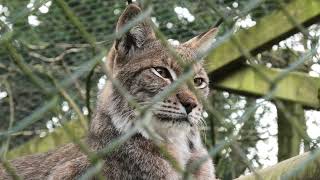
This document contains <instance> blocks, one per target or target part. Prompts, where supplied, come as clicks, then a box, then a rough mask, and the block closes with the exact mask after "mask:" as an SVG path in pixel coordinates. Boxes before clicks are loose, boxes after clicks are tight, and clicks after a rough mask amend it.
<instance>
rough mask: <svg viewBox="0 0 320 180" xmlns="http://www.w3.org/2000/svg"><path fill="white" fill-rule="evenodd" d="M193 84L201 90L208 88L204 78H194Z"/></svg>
mask: <svg viewBox="0 0 320 180" xmlns="http://www.w3.org/2000/svg"><path fill="white" fill-rule="evenodd" d="M193 83H194V85H195V86H196V87H197V88H200V89H203V88H205V87H207V82H206V81H205V80H204V79H203V78H194V80H193Z"/></svg>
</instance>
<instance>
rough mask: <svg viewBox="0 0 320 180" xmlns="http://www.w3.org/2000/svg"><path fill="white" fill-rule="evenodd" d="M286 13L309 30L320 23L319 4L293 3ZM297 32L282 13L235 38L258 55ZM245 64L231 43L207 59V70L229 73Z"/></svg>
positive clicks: (314, 1) (300, 0)
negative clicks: (237, 65)
mask: <svg viewBox="0 0 320 180" xmlns="http://www.w3.org/2000/svg"><path fill="white" fill-rule="evenodd" d="M286 10H287V11H288V13H289V14H290V15H292V16H293V18H294V19H295V20H296V22H297V23H299V24H302V25H304V26H310V25H312V24H314V23H316V22H319V21H320V1H319V0H294V1H293V2H291V3H290V4H288V5H287V6H286ZM297 32H298V29H297V27H296V26H294V25H293V24H292V23H291V22H290V20H288V18H287V16H285V15H284V13H283V12H282V11H281V10H279V11H275V12H273V13H271V14H270V15H267V16H265V17H263V18H262V19H260V20H259V21H258V22H257V24H256V25H255V26H253V27H252V28H250V29H247V30H240V31H239V32H237V33H236V34H235V35H233V38H234V39H236V40H237V41H238V42H240V43H241V47H242V48H243V49H244V50H245V51H247V52H251V53H252V54H253V55H255V54H257V53H260V52H262V51H264V50H266V49H270V48H271V47H272V46H273V45H274V44H277V43H278V42H280V41H281V40H283V39H286V38H287V37H290V36H291V35H293V34H295V33H297ZM243 60H244V57H243V54H242V53H241V52H240V51H239V49H238V47H237V46H236V45H235V43H234V42H232V41H231V40H229V41H226V42H224V43H223V44H221V45H220V46H218V47H217V48H216V49H214V50H213V51H212V52H210V53H209V55H208V57H207V58H206V63H207V66H206V67H207V70H208V72H209V73H217V74H219V73H222V72H226V73H228V72H230V71H229V70H230V68H232V67H233V68H234V67H235V66H232V65H234V64H238V63H239V62H242V61H243ZM225 68H227V69H225ZM235 68H236V67H235Z"/></svg>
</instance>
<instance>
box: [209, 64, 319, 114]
mask: <svg viewBox="0 0 320 180" xmlns="http://www.w3.org/2000/svg"><path fill="white" fill-rule="evenodd" d="M255 67H256V68H257V70H255V68H253V67H252V66H249V65H243V66H242V67H241V68H240V69H238V71H234V72H232V73H230V74H229V75H228V76H226V77H225V78H223V79H219V80H218V81H217V82H213V87H214V88H216V89H222V90H227V91H231V92H235V93H238V94H243V95H248V94H249V95H250V94H251V95H256V96H263V95H265V94H266V93H268V92H269V91H270V86H271V84H270V83H269V82H267V81H266V80H265V79H264V78H263V76H262V75H261V74H260V73H262V74H263V75H264V76H266V77H267V78H268V79H270V80H274V79H275V77H277V76H278V75H279V73H280V72H281V71H282V70H281V69H274V68H267V67H263V66H255ZM319 95H320V78H315V77H310V76H308V75H307V74H305V73H299V72H291V73H289V74H288V75H287V76H286V77H284V79H282V80H281V81H279V82H278V83H277V86H276V91H275V93H274V97H275V98H279V99H283V100H287V101H293V102H297V103H300V104H302V105H303V106H306V107H310V108H314V109H319V108H320V102H319Z"/></svg>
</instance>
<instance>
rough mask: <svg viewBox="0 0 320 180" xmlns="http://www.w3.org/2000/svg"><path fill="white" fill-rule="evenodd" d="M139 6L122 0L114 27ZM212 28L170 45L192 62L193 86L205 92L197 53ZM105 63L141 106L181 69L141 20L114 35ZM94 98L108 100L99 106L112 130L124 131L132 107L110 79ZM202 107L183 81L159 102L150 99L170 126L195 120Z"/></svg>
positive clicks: (159, 119)
mask: <svg viewBox="0 0 320 180" xmlns="http://www.w3.org/2000/svg"><path fill="white" fill-rule="evenodd" d="M140 12H141V9H140V8H139V7H138V6H137V5H135V4H130V5H128V7H127V8H126V9H125V11H124V12H123V14H122V15H121V16H120V18H119V20H118V23H117V27H116V30H117V31H119V30H120V29H121V28H123V27H124V25H125V24H126V23H127V22H128V21H130V20H132V19H133V18H134V17H136V16H137V15H138V14H139V13H140ZM216 33H217V29H216V28H212V29H211V30H209V31H208V32H205V33H202V34H200V35H198V36H196V37H194V38H192V39H191V40H189V41H187V42H185V43H183V44H181V45H179V46H176V47H175V49H176V51H177V53H178V54H179V56H180V57H181V59H182V60H183V61H184V62H185V63H189V64H192V69H193V79H192V80H193V85H194V88H195V89H197V90H198V91H199V92H200V93H201V94H202V95H203V96H205V97H206V96H207V95H208V92H209V88H208V84H209V79H208V76H207V74H206V72H205V70H204V68H203V67H202V64H201V55H202V54H204V52H205V51H207V50H208V48H210V46H211V44H212V42H213V39H214V36H215V35H216ZM107 69H108V70H109V72H111V74H112V76H113V78H115V79H117V80H118V81H119V82H120V83H121V85H122V86H123V87H124V88H126V90H128V91H129V92H130V93H131V95H132V96H133V97H134V98H135V99H136V100H137V101H138V102H139V103H140V104H141V105H142V106H144V105H148V103H150V101H151V99H152V98H153V97H155V96H156V95H157V94H159V93H160V92H161V91H163V90H165V89H166V88H167V87H168V86H169V85H170V84H172V83H173V82H174V81H175V80H177V79H178V78H179V77H180V76H181V75H182V74H183V71H184V70H183V68H182V67H181V66H180V65H179V64H178V63H177V60H176V59H175V58H174V57H173V56H172V54H170V53H169V50H168V49H167V48H166V47H164V46H163V45H162V44H161V42H160V41H159V40H158V39H157V38H156V36H155V33H154V31H153V28H152V26H151V25H150V24H149V21H146V20H145V21H143V22H140V23H138V24H137V25H135V26H134V27H133V28H131V29H130V30H129V31H128V32H127V33H125V34H124V35H123V36H122V37H121V38H119V39H117V40H116V41H115V43H114V45H113V47H112V49H111V51H110V53H109V57H108V64H107ZM100 99H104V101H108V102H105V103H102V106H104V107H105V108H106V111H107V112H108V113H109V115H110V116H111V118H112V121H113V123H114V125H115V126H116V127H117V128H118V130H120V131H125V130H127V129H128V128H130V127H131V126H132V125H133V123H134V121H135V116H136V115H135V112H134V111H135V110H134V109H133V108H132V107H130V106H129V105H128V103H127V102H126V100H125V99H124V97H122V96H121V95H120V94H119V93H118V91H117V90H116V88H115V87H112V85H111V83H108V84H107V85H106V87H105V90H104V92H103V93H102V97H100ZM106 99H109V100H106ZM110 101H111V102H110ZM202 108H203V107H202V104H201V103H200V101H199V100H198V99H197V98H196V96H195V95H194V93H193V92H192V91H191V90H190V89H189V88H188V86H187V85H186V84H184V85H182V86H180V87H179V88H178V90H177V91H176V92H175V93H173V94H171V95H170V96H168V97H167V98H166V99H164V100H163V101H162V102H158V103H157V104H155V105H153V108H152V112H153V115H154V117H155V119H156V120H155V121H157V124H158V125H159V124H166V123H167V124H168V123H169V124H170V125H171V126H174V125H177V126H179V125H183V126H192V125H197V124H198V123H199V122H200V121H201V118H202V111H203V109H202Z"/></svg>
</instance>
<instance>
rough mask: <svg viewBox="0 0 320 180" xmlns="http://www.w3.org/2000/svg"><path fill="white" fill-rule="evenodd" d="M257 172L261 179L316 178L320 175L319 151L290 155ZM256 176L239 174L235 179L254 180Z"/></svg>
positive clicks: (297, 179)
mask: <svg viewBox="0 0 320 180" xmlns="http://www.w3.org/2000/svg"><path fill="white" fill-rule="evenodd" d="M257 173H258V174H259V175H260V177H262V179H263V180H274V179H291V180H299V179H310V180H317V179H319V177H320V153H319V150H317V151H316V152H313V153H311V152H308V153H304V154H302V155H299V156H295V157H292V158H290V159H287V160H285V161H282V162H280V163H278V164H276V165H273V166H270V167H267V168H265V169H262V170H258V171H257ZM256 179H259V178H258V176H256V175H254V174H249V175H246V176H240V177H239V178H237V179H235V180H256Z"/></svg>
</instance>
